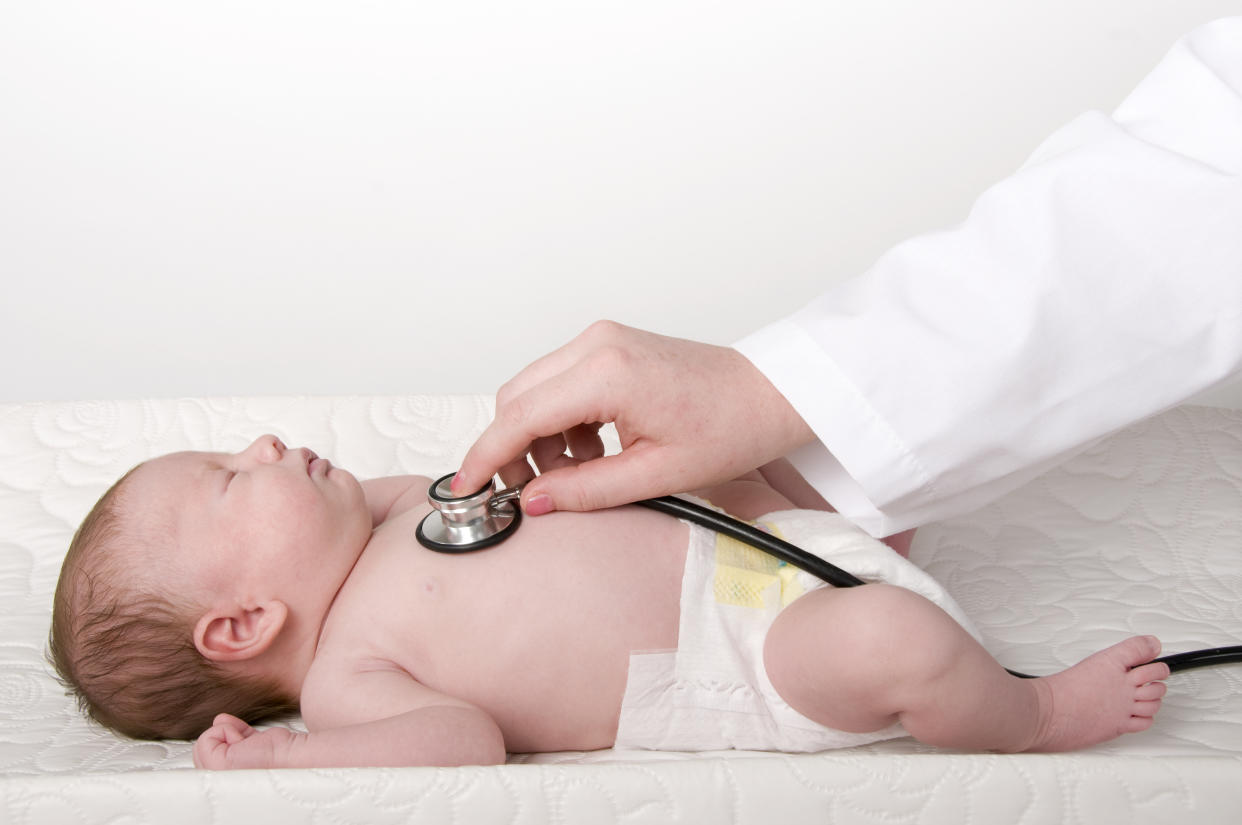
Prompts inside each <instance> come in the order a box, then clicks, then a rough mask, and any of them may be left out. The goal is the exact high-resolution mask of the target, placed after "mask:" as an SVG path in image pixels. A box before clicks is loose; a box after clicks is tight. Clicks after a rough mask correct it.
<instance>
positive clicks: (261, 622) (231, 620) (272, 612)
mask: <svg viewBox="0 0 1242 825" xmlns="http://www.w3.org/2000/svg"><path fill="white" fill-rule="evenodd" d="M288 618H289V608H288V607H286V606H285V603H284V602H282V601H279V600H277V599H273V600H272V601H268V602H264V603H263V604H260V605H258V606H256V607H249V608H243V607H234V608H229V609H227V610H225V609H219V608H213V609H211V610H209V611H208V612H207V613H204V614H203V617H202V618H201V619H199V620H198V623H197V624H196V625H195V626H194V646H195V647H196V648H198V652H199V653H201V654H203V656H205V657H207V658H208V659H210V660H212V661H213V662H239V661H242V660H244V659H253V658H254V657H255V656H258V655H259V654H261V653H263V652H264V651H265V650H267V649H268V648H269V647H271V645H272V642H274V641H276V637H277V636H279V635H280V631H281V629H282V628H283V627H284V626H285V620H286V619H288Z"/></svg>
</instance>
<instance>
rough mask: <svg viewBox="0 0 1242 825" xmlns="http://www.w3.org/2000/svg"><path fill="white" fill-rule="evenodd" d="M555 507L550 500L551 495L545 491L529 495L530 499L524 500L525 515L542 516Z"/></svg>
mask: <svg viewBox="0 0 1242 825" xmlns="http://www.w3.org/2000/svg"><path fill="white" fill-rule="evenodd" d="M555 509H556V504H554V503H553V501H552V496H550V495H548V494H547V493H538V494H536V495H533V496H531V497H530V501H528V502H526V515H528V516H542V515H544V514H546V513H551V512H552V511H553V510H555Z"/></svg>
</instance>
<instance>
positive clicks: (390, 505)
mask: <svg viewBox="0 0 1242 825" xmlns="http://www.w3.org/2000/svg"><path fill="white" fill-rule="evenodd" d="M430 485H431V480H430V479H429V478H427V477H426V476H388V477H386V478H369V479H367V480H366V481H363V482H362V493H363V495H364V496H366V499H367V506H368V507H369V508H370V509H371V526H372V527H379V526H380V525H381V524H383V523H384V520H385V519H387V518H388V517H389V516H391V515H395V514H397V513H400V512H401V511H402V510H405V509H406V508H408V507H411V506H413V505H415V504H419V503H422V502H424V501H426V500H427V488H428V487H429V486H430Z"/></svg>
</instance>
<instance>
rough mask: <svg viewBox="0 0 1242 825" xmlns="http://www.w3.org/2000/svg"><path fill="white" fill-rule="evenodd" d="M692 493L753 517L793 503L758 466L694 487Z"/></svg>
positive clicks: (739, 514) (738, 514)
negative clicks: (704, 485) (712, 485)
mask: <svg viewBox="0 0 1242 825" xmlns="http://www.w3.org/2000/svg"><path fill="white" fill-rule="evenodd" d="M694 495H696V496H698V497H699V498H701V499H705V500H707V501H709V502H711V503H712V504H713V505H715V506H716V507H719V508H720V509H721V510H724V511H725V512H726V513H728V514H729V515H731V516H733V517H734V518H740V519H754V518H758V517H759V516H763V515H767V514H768V513H774V512H776V511H777V510H790V509H792V508H793V506H794V505H793V503H792V502H791V501H790V500H789V499H788V498H786V497H785V496H784V495H783V494H781V493H780V492H779V491H777V490H774V489H773V488H772V486H771V485H769V484H768V482H767V481H766V480H765V479H764V478H763V476H761V475H759V473H758V471H757V470H756V471H752V472H751V473H747V474H746V475H745V476H742V477H741V478H735V479H733V480H732V481H726V482H725V483H724V484H717V485H716V486H715V487H707V488H705V489H702V490H695V491H694Z"/></svg>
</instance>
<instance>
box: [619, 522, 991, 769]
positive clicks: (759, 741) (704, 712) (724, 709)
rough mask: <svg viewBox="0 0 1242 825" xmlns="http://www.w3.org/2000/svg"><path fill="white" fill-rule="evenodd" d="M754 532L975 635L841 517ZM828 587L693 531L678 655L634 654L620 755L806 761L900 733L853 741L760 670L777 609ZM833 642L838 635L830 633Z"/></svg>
mask: <svg viewBox="0 0 1242 825" xmlns="http://www.w3.org/2000/svg"><path fill="white" fill-rule="evenodd" d="M759 525H760V527H762V528H763V529H765V530H768V531H770V532H771V533H773V534H774V535H777V536H779V537H781V538H783V539H785V540H786V541H789V542H792V543H793V544H796V545H798V546H799V547H801V548H802V549H803V550H806V551H807V552H809V553H812V554H814V555H817V556H820V557H822V558H825V559H828V560H830V561H831V562H832V563H833V564H836V565H837V566H838V567H841V568H843V569H845V570H847V571H849V572H851V573H853V574H854V575H856V576H858V577H859V578H861V579H864V580H866V581H884V582H888V583H890V584H895V585H899V586H901V587H905V588H907V589H909V590H913V591H914V592H916V593H919V594H920V595H922V596H925V597H926V598H928V599H930V600H931V601H933V602H935V603H936V604H938V605H939V606H940V607H941V608H943V609H944V610H945V612H947V613H948V614H949V615H950V616H952V617H953V618H954V619H955V620H957V622H959V623H960V624H961V625H962V626H963V627H965V628H966V629H967V631H969V632H970V633H971V634H972V635H974V636H975V638H979V634H978V632H977V631H976V630H975V629H974V627H973V625H972V624H971V623H970V621H969V620H968V619H967V618H966V616H965V614H964V613H963V612H962V610H961V608H960V607H958V605H957V603H956V602H954V601H953V599H952V598H951V597H950V596H949V594H948V593H946V592H945V590H944V588H942V587H941V586H940V585H939V584H937V583H936V581H935V580H934V579H932V578H931V576H929V575H927V574H926V573H924V572H923V571H922V570H920V569H919V568H917V567H915V566H914V565H913V564H911V563H910V562H908V561H906V560H905V559H903V558H902V557H901V556H899V555H898V554H897V553H895V552H894V551H893V550H892V548H890V547H889V546H888V545H886V544H884V543H883V542H880V541H878V540H876V539H874V538H872V537H871V536H869V535H867V534H866V533H864V532H862V531H861V530H859V529H858V528H856V527H854V526H853V525H851V524H850V523H849V522H847V521H846V520H845V519H844V518H842V517H841V516H839V515H837V514H836V513H823V512H819V511H814V510H787V511H782V512H777V513H770V514H769V515H766V516H764V517H763V518H761V519H760V520H759ZM826 586H828V585H826V584H824V582H822V581H820V580H819V579H817V578H816V577H814V576H812V575H810V574H809V573H804V572H802V571H801V570H798V569H797V568H794V567H792V566H790V565H787V564H785V563H784V562H780V561H777V560H776V559H774V558H772V557H771V556H768V555H767V554H765V553H762V552H760V551H758V550H754V549H753V548H751V547H748V546H747V545H744V544H742V543H740V542H738V541H736V540H734V539H730V538H728V537H726V536H720V535H718V534H716V533H714V532H712V531H711V530H708V529H706V528H703V527H699V526H697V525H693V524H692V525H690V544H689V548H688V550H687V553H686V570H685V574H684V575H683V577H682V585H681V623H680V626H679V631H678V632H679V637H678V648H677V650H675V651H665V652H639V653H634V654H632V655H631V656H630V668H629V679H628V682H627V683H626V687H625V698H624V699H623V701H622V704H621V722H620V727H619V729H618V730H617V742H616V747H618V748H645V749H651V750H679V751H707V750H725V749H730V748H737V749H744V750H776V751H786V752H791V753H793V752H810V751H820V750H827V749H830V748H846V747H850V746H853V745H861V744H865V743H867V742H875V741H878V740H881V739H892V738H894V737H898V736H905V735H906V732H905V731H904V730H903V729H902V727H901V726H900V725H893V726H891V727H888V728H885V729H884V730H879V731H874V732H871V733H847V732H845V731H839V730H833V729H832V728H827V727H824V726H823V725H820V724H819V723H817V722H814V721H812V720H810V719H808V718H807V717H805V716H803V715H802V714H800V713H798V712H797V711H796V710H794V709H793V708H791V707H790V706H789V705H788V704H786V703H785V701H784V700H783V699H781V697H780V696H779V695H778V694H777V693H776V690H775V688H773V687H772V683H771V681H769V679H768V676H767V673H766V671H765V670H764V666H763V642H764V637H765V636H766V635H767V632H768V628H769V627H770V626H771V624H772V622H773V620H774V619H775V618H776V616H777V614H778V613H780V611H781V610H782V609H783V608H784V607H786V606H787V605H789V604H790V603H791V602H793V601H794V599H796V598H798V597H799V596H801V595H803V594H804V593H807V592H809V591H811V590H815V589H817V588H820V587H826ZM825 632H828V633H831V632H832V629H831V628H825Z"/></svg>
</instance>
